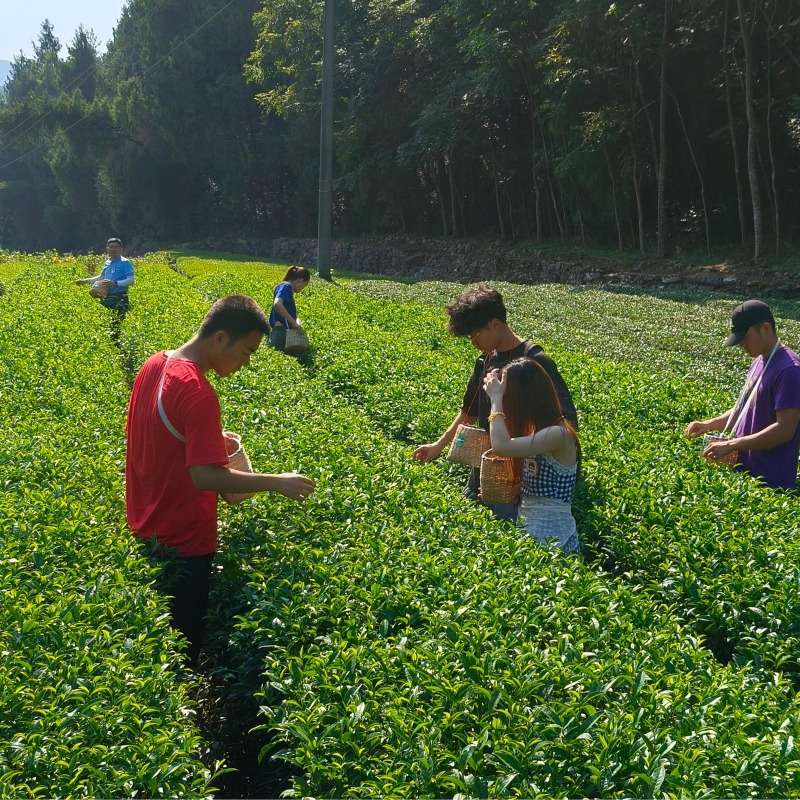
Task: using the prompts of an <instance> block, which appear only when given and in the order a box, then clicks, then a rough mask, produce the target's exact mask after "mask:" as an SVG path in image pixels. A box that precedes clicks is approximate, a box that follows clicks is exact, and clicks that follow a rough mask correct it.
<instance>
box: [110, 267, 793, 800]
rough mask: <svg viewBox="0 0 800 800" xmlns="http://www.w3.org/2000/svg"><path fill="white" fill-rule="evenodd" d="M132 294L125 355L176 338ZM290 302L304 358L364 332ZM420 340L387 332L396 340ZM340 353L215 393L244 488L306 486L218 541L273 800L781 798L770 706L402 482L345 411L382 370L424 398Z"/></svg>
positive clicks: (721, 670) (451, 483) (268, 502)
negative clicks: (306, 479)
mask: <svg viewBox="0 0 800 800" xmlns="http://www.w3.org/2000/svg"><path fill="white" fill-rule="evenodd" d="M226 270H227V271H229V272H231V273H235V267H234V266H233V265H230V267H229V268H228V267H226ZM199 288H200V289H201V290H203V291H205V292H206V293H208V294H209V295H212V296H213V295H214V294H217V293H218V294H222V293H225V292H228V291H234V290H238V291H246V292H248V293H250V294H253V295H254V296H257V297H258V299H260V300H261V301H262V303H264V304H267V300H268V299H269V298H271V286H270V285H269V283H268V282H267V283H265V282H263V281H259V280H258V277H257V276H256V275H253V274H243V275H242V277H240V278H239V277H236V276H235V274H231V275H229V276H227V277H225V276H222V277H220V276H217V277H214V276H213V275H212V276H210V277H209V276H206V277H204V278H203V279H202V280H201V281H200V283H199ZM136 291H137V294H136V303H137V305H136V306H135V312H134V313H132V314H131V315H129V320H130V322H131V325H132V327H133V330H134V331H135V332H136V339H135V340H136V342H137V343H138V344H137V347H140V348H141V355H144V353H146V352H148V351H155V350H157V349H160V348H161V347H163V346H165V340H166V341H169V342H172V343H177V342H179V341H181V340H183V339H184V338H186V336H188V335H189V334H191V332H192V331H193V330H194V328H195V327H196V325H197V321H198V319H199V313H200V307H199V304H198V297H199V295H196V294H194V292H193V289H192V288H191V286H190V285H189V284H188V283H187V282H186V281H184V280H183V279H182V278H180V276H178V275H176V274H175V273H172V272H168V271H167V270H166V269H164V270H158V269H157V268H155V267H154V268H152V269H151V270H150V271H148V280H147V282H145V281H141V282H140V283H137V287H136ZM265 298H266V299H265ZM303 298H304V301H303V316H304V317H305V318H306V322H307V324H308V328H309V330H310V331H311V332H312V338H313V337H314V335H315V331H317V330H319V329H321V328H322V327H323V326H324V325H325V324H326V322H325V321H326V320H330V319H332V320H334V321H342V320H344V321H346V322H347V321H350V320H353V319H355V318H356V317H355V312H356V311H359V310H363V309H360V308H359V306H358V304H357V303H353V302H351V301H352V295H351V294H350V293H348V292H343V291H341V290H337V289H335V288H332V287H327V286H324V285H317V286H314V287H313V289H312V290H309V293H308V294H307V295H305V294H304V295H303ZM185 310H189V311H190V313H185ZM195 310H196V311H195ZM172 311H174V313H171V312H172ZM402 311H405V309H397V312H398V314H399V313H400V312H402ZM384 312H385V313H386V314H387V315H389V310H386V309H383V310H382V312H381V313H384ZM195 313H196V314H197V316H196V317H195V319H193V320H190V319H189V318H190V317H191V316H192V315H194V314H195ZM151 320H152V321H153V323H154V324H153V328H152V330H151V329H150V328H149V327H148V325H149V321H151ZM171 322H172V323H174V325H173V326H172V327H173V330H167V328H169V327H170V323H171ZM418 323H419V319H418V318H414V319H412V320H411V321H410V322H408V325H409V329H410V330H411V331H412V332H411V333H410V334H409V337H410V338H412V339H413V336H414V335H415V333H413V331H414V330H416V329H417V328H415V327H414V326H415V325H417V326H418ZM126 324H127V321H126ZM331 324H333V323H331ZM400 325H401V323H400V322H396V323H395V327H396V328H400ZM318 326H319V327H318ZM358 333H359V330H358V329H357V327H356V326H352V327H348V326H347V324H342V326H341V329H340V330H339V336H338V337H337V338H336V339H333V338H330V339H329V338H326V337H320V338H319V339H317V352H316V354H315V357H314V358H313V359H311V360H309V361H308V362H306V363H302V362H298V361H296V360H294V359H290V358H286V357H284V356H282V355H281V354H279V353H276V352H274V351H270V350H265V351H260V352H259V353H258V354H257V355H256V356H255V357H254V359H253V364H252V367H251V369H249V370H244V371H242V372H241V373H238V374H237V375H236V376H234V377H232V378H230V379H228V380H226V381H220V382H219V383H218V389H219V391H220V395H221V399H222V404H223V413H224V418H225V425H226V427H229V428H231V429H235V430H238V431H239V432H241V433H242V434H243V435H244V437H245V442H246V444H247V447H248V449H249V451H250V453H251V458H252V460H253V462H254V466H256V468H259V469H263V470H270V471H276V470H279V469H281V470H282V469H293V468H296V469H298V470H301V471H303V472H305V473H307V474H309V475H311V476H312V477H314V478H315V479H316V480H317V481H318V491H317V493H316V494H315V495H314V497H313V498H312V499H311V500H309V501H308V502H307V503H305V504H304V505H303V506H302V507H298V506H296V505H294V504H291V503H289V502H288V501H285V500H283V499H281V498H279V497H271V496H267V497H260V498H259V499H257V500H254V501H251V502H249V503H247V504H244V505H243V506H240V507H237V508H235V509H231V510H230V511H227V512H225V513H224V525H223V539H222V543H223V547H224V548H225V549H226V550H227V551H228V558H237V557H238V559H239V560H240V561H241V569H242V571H243V572H244V573H246V574H247V575H248V576H249V581H248V584H247V585H246V587H245V588H244V590H243V594H244V598H243V599H244V600H245V602H246V606H245V609H244V611H243V613H242V614H241V617H240V621H239V624H238V626H237V631H236V634H235V639H236V641H238V642H239V645H240V647H241V650H242V652H243V653H245V654H247V655H248V656H250V657H252V656H253V654H254V653H255V652H257V651H258V650H260V652H261V655H260V658H262V660H263V663H264V670H265V685H264V698H265V702H266V711H267V714H268V717H269V719H268V722H267V724H268V725H269V726H270V727H271V728H272V729H273V730H275V731H277V732H279V733H280V734H281V735H282V736H283V737H284V739H285V741H286V749H285V750H284V751H283V752H282V753H279V754H278V755H280V757H283V758H286V759H288V760H290V761H291V762H292V763H293V764H295V765H296V766H297V767H299V768H301V769H302V771H303V776H302V777H301V778H299V779H297V780H296V781H295V788H294V793H295V794H297V795H298V796H299V795H305V794H312V795H325V796H341V795H343V794H347V795H353V796H368V795H375V794H379V793H380V794H392V795H398V796H399V795H405V796H422V795H425V796H442V795H448V794H465V795H470V796H486V795H492V796H498V795H505V794H518V795H526V796H530V795H538V794H546V795H549V796H575V795H603V796H630V795H636V796H653V795H660V794H665V793H666V794H670V795H680V794H684V795H697V796H712V795H713V796H719V795H726V796H743V795H759V794H773V795H774V794H781V795H782V794H790V793H794V792H797V791H798V790H799V789H800V771H799V769H798V768H799V767H800V762H798V761H797V759H796V754H795V752H794V744H793V742H794V739H795V737H796V735H797V727H798V722H800V717H798V706H797V703H796V701H795V699H794V694H793V691H792V689H791V686H790V685H789V684H788V682H787V681H786V680H785V679H784V678H783V677H782V676H781V675H780V674H779V673H778V674H775V675H774V676H771V678H770V680H764V678H763V675H762V674H761V673H760V672H755V671H752V670H751V669H750V668H748V667H747V666H742V667H740V666H738V665H733V664H731V665H728V666H724V665H720V664H719V663H718V662H717V661H716V660H715V659H714V657H713V656H712V655H711V654H710V653H709V651H708V650H707V649H705V648H703V647H702V646H701V643H700V641H699V640H698V639H697V638H696V637H695V636H694V635H692V633H691V632H690V630H689V629H687V627H686V626H685V625H683V624H682V622H681V621H680V613H679V610H678V609H676V608H674V607H670V606H668V605H665V604H664V603H663V602H662V601H661V600H660V599H659V598H656V597H654V596H652V595H651V594H650V593H649V592H648V591H645V590H643V589H642V588H641V587H637V586H633V585H631V584H630V583H628V582H627V581H624V580H620V579H615V578H613V577H612V576H609V575H607V574H605V573H603V572H602V571H599V570H597V569H596V568H592V567H590V566H586V565H584V563H583V562H582V560H580V559H574V558H569V557H564V556H563V555H561V554H559V553H554V552H549V551H547V550H545V549H543V548H540V547H537V546H536V545H534V544H533V543H532V542H530V541H529V540H527V539H521V538H520V537H519V535H518V534H517V532H516V531H515V530H513V529H512V528H511V527H510V526H506V525H503V524H501V523H498V522H496V521H494V520H493V519H491V517H490V516H489V515H488V514H487V513H486V512H485V511H483V510H481V509H479V508H477V507H476V506H474V505H473V504H471V503H469V502H468V501H466V500H465V499H463V498H462V497H461V496H460V494H459V492H458V488H457V482H456V481H455V480H454V479H453V478H452V477H450V476H449V470H448V468H447V467H445V466H443V465H431V466H428V467H423V466H420V465H417V464H414V463H413V462H412V461H411V459H410V458H409V456H410V450H409V448H408V447H407V446H406V445H404V444H402V443H400V442H398V441H396V439H394V438H392V437H391V436H389V435H388V434H387V431H386V430H385V427H384V425H383V424H380V421H379V422H378V424H376V422H375V421H373V420H372V419H371V418H370V415H369V413H367V411H368V404H367V403H363V405H358V407H356V405H354V403H353V399H354V398H356V397H357V395H358V390H359V388H362V389H363V391H364V392H370V391H371V390H372V389H373V388H374V387H375V386H376V385H379V384H380V381H381V380H382V379H383V375H384V370H387V371H388V370H389V369H390V367H391V368H394V369H398V368H399V369H401V370H406V369H407V370H409V373H408V374H410V375H417V377H419V378H420V380H421V384H420V385H421V386H425V387H429V383H430V381H432V374H431V375H428V374H427V373H422V374H420V373H419V372H415V369H416V368H415V367H414V366H413V364H406V363H403V364H402V365H399V367H398V365H397V364H396V363H392V364H387V363H384V362H383V360H382V358H383V356H382V353H383V351H382V350H381V349H380V348H377V349H376V350H375V351H374V352H373V351H371V350H370V352H368V353H367V356H372V355H374V356H375V358H374V359H373V362H375V361H376V362H377V371H376V372H374V373H373V374H372V377H371V381H372V382H371V383H366V382H365V383H363V384H362V383H361V381H362V380H364V378H363V373H360V372H357V370H359V369H360V368H361V365H362V364H363V361H364V358H365V348H364V342H363V340H361V339H359V337H358ZM395 339H396V340H397V341H399V342H400V345H402V341H403V340H402V337H400V338H398V337H397V336H395ZM446 346H447V347H450V346H451V345H450V344H447V345H446ZM336 348H342V352H343V354H346V351H347V350H348V348H349V360H350V363H352V364H353V365H354V370H356V373H355V374H354V373H347V372H345V373H343V374H344V375H345V377H348V376H351V375H352V379H351V380H350V381H349V382H350V388H349V389H348V391H347V392H340V393H339V394H338V395H337V394H335V393H334V392H332V391H331V381H330V376H329V374H328V371H327V370H328V365H329V364H331V365H333V366H335V368H336V369H344V366H343V364H342V361H344V360H345V359H344V357H343V358H342V360H339V359H337V357H336ZM367 350H369V348H367ZM408 351H409V352H408V356H407V359H406V360H409V359H410V360H411V361H413V360H414V359H415V358H416V357H417V353H416V352H415V348H414V347H411V346H408ZM398 357H399V355H398V351H391V353H389V355H388V356H387V358H390V359H391V360H392V361H396V359H397V358H398ZM425 363H430V365H434V364H435V363H436V359H434V358H431V359H430V361H429V362H428V361H426V362H425ZM373 365H374V364H371V365H370V366H373ZM573 368H577V367H576V366H574V367H573ZM394 374H399V373H397V372H395V373H394ZM337 380H338V378H337ZM443 380H444V381H445V382H448V381H450V380H451V377H450V376H447V377H445V378H444V379H443ZM452 380H453V383H452V386H453V387H455V386H456V385H457V384H458V381H456V380H455V378H453V379H452ZM387 383H388V381H387ZM434 388H435V387H434ZM451 391H452V390H451ZM446 402H452V400H450V397H449V396H447V395H444V396H440V397H439V398H438V403H439V404H440V405H441V404H444V403H446ZM686 402H689V399H687V400H686ZM790 737H792V738H790Z"/></svg>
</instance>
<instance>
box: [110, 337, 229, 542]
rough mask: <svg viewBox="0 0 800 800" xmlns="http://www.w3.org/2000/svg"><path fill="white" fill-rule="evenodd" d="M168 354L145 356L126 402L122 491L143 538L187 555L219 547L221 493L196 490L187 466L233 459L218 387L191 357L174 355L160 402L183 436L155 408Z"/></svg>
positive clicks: (134, 525) (132, 522)
mask: <svg viewBox="0 0 800 800" xmlns="http://www.w3.org/2000/svg"><path fill="white" fill-rule="evenodd" d="M166 362H167V354H166V353H165V352H161V353H156V354H155V355H154V356H151V357H150V358H148V359H147V361H146V362H145V363H144V366H142V368H141V370H140V371H139V374H138V375H137V376H136V380H135V381H134V383H133V391H132V392H131V400H130V403H129V405H128V421H127V424H126V432H127V434H128V451H127V457H126V460H125V496H126V505H127V509H128V524H129V525H130V526H131V528H133V530H134V531H135V532H136V534H137V535H138V536H140V537H142V538H143V539H149V538H151V537H152V536H153V534H156V535H157V536H158V540H159V541H160V542H163V543H164V544H167V545H169V546H170V547H174V548H175V549H176V550H177V551H178V554H179V555H182V556H202V555H207V554H208V553H213V552H214V551H215V550H216V549H217V493H216V492H201V491H199V490H197V489H195V486H194V483H192V477H191V475H190V473H189V469H188V468H189V467H193V466H199V465H201V464H220V465H221V466H225V465H226V464H227V463H228V454H227V450H226V448H225V439H224V437H223V436H222V423H221V419H220V410H219V400H218V399H217V393H216V392H215V391H214V389H213V387H212V386H211V384H210V383H209V382H208V381H207V380H206V377H205V375H203V372H202V371H201V369H200V367H199V366H198V365H197V364H195V363H194V362H193V361H185V360H183V359H171V360H170V362H169V366H168V367H167V375H166V378H165V380H164V389H163V391H162V394H161V403H162V406H163V408H164V412H165V414H166V417H167V419H168V420H169V422H170V423H171V424H172V426H173V427H174V428H175V429H176V430H177V431H178V432H179V433H180V434H181V435H182V436H183V437H184V438H185V439H186V441H185V442H182V441H181V440H180V439H178V438H177V437H176V436H174V435H173V434H172V433H171V432H170V431H169V430H168V429H167V426H166V425H165V424H164V421H163V420H162V419H161V415H160V414H159V413H158V405H157V402H158V387H159V384H160V383H161V376H162V374H163V372H164V365H165V364H166Z"/></svg>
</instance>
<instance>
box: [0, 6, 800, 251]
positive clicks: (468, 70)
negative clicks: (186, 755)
mask: <svg viewBox="0 0 800 800" xmlns="http://www.w3.org/2000/svg"><path fill="white" fill-rule="evenodd" d="M336 13H337V20H336V77H335V89H334V92H335V98H336V100H335V102H336V112H335V117H336V123H335V142H334V153H335V165H334V177H335V183H334V233H335V235H339V236H357V235H360V234H371V233H394V232H405V233H415V234H420V233H421V234H426V235H438V236H449V237H466V236H474V235H491V236H497V237H502V238H504V239H508V240H515V239H527V240H530V241H533V242H539V243H541V242H557V243H558V242H561V243H564V244H569V243H575V242H580V243H589V244H592V245H597V246H603V247H611V248H617V249H620V250H628V251H634V252H637V251H638V252H641V253H643V254H644V253H657V254H658V255H660V256H666V255H670V254H672V253H675V252H677V251H681V252H702V251H707V252H709V253H710V252H711V251H712V250H716V251H718V250H719V249H720V248H724V247H731V246H736V247H737V248H741V249H742V252H746V253H748V254H749V255H750V256H753V257H755V258H760V257H765V256H766V257H773V256H779V255H780V254H781V251H782V248H785V243H786V242H791V241H792V239H793V238H794V239H796V237H797V230H798V223H797V219H798V212H799V211H800V196H798V192H797V189H796V182H797V176H798V170H800V121H799V120H800V0H641V1H640V2H635V1H634V0H618V1H617V2H610V0H603V2H601V1H600V0H539V2H535V0H528V1H527V2H519V0H495V2H493V3H491V4H489V3H486V2H481V1H480V0H349V1H348V2H342V0H339V2H338V3H337V7H336ZM321 36H322V3H321V2H319V0H317V1H316V2H313V3H312V2H309V0H268V1H264V2H261V0H237V1H236V2H232V3H231V2H229V0H130V2H129V3H128V4H127V5H126V6H125V8H124V9H123V12H122V16H121V18H120V20H119V23H118V25H117V27H116V29H115V31H114V35H113V39H112V40H111V42H110V43H109V48H108V50H107V52H106V53H105V54H103V55H102V56H100V55H98V43H97V41H96V39H95V38H94V37H93V35H92V34H91V33H90V32H87V31H85V30H83V29H79V30H78V31H77V32H76V34H75V36H74V38H73V40H72V42H71V44H70V45H69V46H68V47H67V48H66V53H65V54H64V55H63V56H62V55H61V45H60V42H59V41H58V39H57V38H56V36H55V32H54V31H53V28H52V26H50V24H49V23H47V22H45V23H44V24H43V25H42V29H41V33H40V35H39V39H38V42H37V43H36V46H35V50H34V53H33V56H32V57H31V58H26V57H23V56H19V57H18V58H16V59H15V60H14V62H13V69H12V74H11V77H10V79H9V81H8V83H7V84H6V92H5V94H4V95H2V97H1V99H0V245H2V246H3V247H7V248H8V247H11V248H16V249H24V250H35V249H41V248H44V247H56V248H59V249H62V250H64V249H72V248H79V247H86V246H88V245H89V244H92V243H95V242H97V241H101V240H102V239H103V237H104V236H105V235H106V234H107V233H108V232H109V231H114V232H115V233H117V234H119V235H121V236H123V237H125V238H126V239H127V240H128V241H131V240H136V241H141V242H147V243H150V244H155V243H159V244H163V243H169V242H172V243H177V242H179V241H186V240H197V239H202V238H206V237H209V236H213V237H225V238H231V237H243V238H247V237H254V238H255V237H257V238H272V237H275V236H290V235H292V236H313V235H314V234H315V232H316V199H317V188H318V169H319V167H318V154H319V104H320V72H321V53H322V39H321Z"/></svg>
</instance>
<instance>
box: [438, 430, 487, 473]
mask: <svg viewBox="0 0 800 800" xmlns="http://www.w3.org/2000/svg"><path fill="white" fill-rule="evenodd" d="M491 446H492V444H491V442H490V441H489V434H488V433H486V431H485V430H484V429H483V428H476V427H475V426H474V425H459V426H458V430H456V435H455V436H454V437H453V441H452V443H451V444H450V450H448V452H447V460H448V461H453V462H454V463H456V464H469V465H470V466H471V467H480V465H481V456H482V455H483V454H484V453H485V452H486V451H487V450H488V449H489V448H490V447H491Z"/></svg>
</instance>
